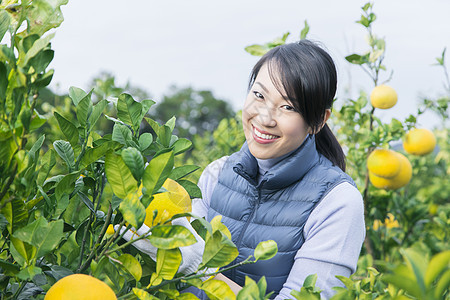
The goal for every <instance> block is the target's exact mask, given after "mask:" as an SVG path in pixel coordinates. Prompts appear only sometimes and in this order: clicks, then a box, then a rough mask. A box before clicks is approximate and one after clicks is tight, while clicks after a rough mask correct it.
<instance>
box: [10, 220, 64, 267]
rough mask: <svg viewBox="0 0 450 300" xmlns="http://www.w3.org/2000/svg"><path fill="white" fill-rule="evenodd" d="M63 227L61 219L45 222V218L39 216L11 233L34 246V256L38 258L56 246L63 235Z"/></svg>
mask: <svg viewBox="0 0 450 300" xmlns="http://www.w3.org/2000/svg"><path fill="white" fill-rule="evenodd" d="M63 227H64V221H63V220H57V221H51V222H50V223H47V220H46V219H45V218H44V217H43V216H41V217H39V218H38V219H37V220H35V221H34V222H32V223H30V224H28V225H27V226H25V227H22V228H19V229H18V230H16V231H15V232H14V234H13V235H14V237H15V238H17V239H19V240H21V241H23V242H26V243H28V244H30V245H32V246H34V247H36V249H37V254H36V257H37V258H40V257H42V256H44V255H45V254H47V253H49V252H50V251H52V250H53V249H55V248H56V246H58V244H59V242H60V240H61V239H62V238H63V236H64V233H63Z"/></svg>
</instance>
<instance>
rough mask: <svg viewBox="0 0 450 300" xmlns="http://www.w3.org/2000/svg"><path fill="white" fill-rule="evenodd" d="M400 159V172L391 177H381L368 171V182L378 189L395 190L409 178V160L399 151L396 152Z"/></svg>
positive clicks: (410, 172) (410, 169)
mask: <svg viewBox="0 0 450 300" xmlns="http://www.w3.org/2000/svg"><path fill="white" fill-rule="evenodd" d="M396 154H397V155H398V157H399V159H400V172H398V174H397V175H395V176H394V177H392V178H383V177H380V176H377V175H375V174H374V173H372V172H370V171H369V179H370V182H371V183H372V184H373V185H374V186H375V187H377V188H379V189H387V190H396V189H399V188H401V187H403V186H405V185H406V184H408V182H409V181H410V180H411V176H412V167H411V163H410V162H409V160H408V159H407V158H406V157H405V156H404V155H403V154H400V153H396Z"/></svg>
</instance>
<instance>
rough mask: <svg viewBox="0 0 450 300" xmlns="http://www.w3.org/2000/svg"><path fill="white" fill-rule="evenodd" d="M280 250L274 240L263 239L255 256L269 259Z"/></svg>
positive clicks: (259, 258)
mask: <svg viewBox="0 0 450 300" xmlns="http://www.w3.org/2000/svg"><path fill="white" fill-rule="evenodd" d="M277 252H278V246H277V243H276V242H275V241H273V240H268V241H263V242H260V243H259V244H258V246H256V249H255V252H254V254H253V256H254V257H255V259H256V260H268V259H271V258H272V257H274V256H275V254H277Z"/></svg>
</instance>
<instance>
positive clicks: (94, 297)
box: [44, 274, 117, 300]
mask: <svg viewBox="0 0 450 300" xmlns="http://www.w3.org/2000/svg"><path fill="white" fill-rule="evenodd" d="M44 299H45V300H62V299H64V300H80V299H83V300H117V297H116V294H115V293H114V292H113V290H112V289H111V288H110V287H109V286H108V285H107V284H106V283H104V282H103V281H101V280H99V279H97V278H95V277H92V276H89V275H85V274H73V275H69V276H66V277H64V278H62V279H60V280H58V281H57V282H56V283H55V284H54V285H53V286H52V287H51V288H50V289H49V290H48V292H47V295H45V298H44Z"/></svg>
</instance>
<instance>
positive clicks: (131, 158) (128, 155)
mask: <svg viewBox="0 0 450 300" xmlns="http://www.w3.org/2000/svg"><path fill="white" fill-rule="evenodd" d="M121 155H122V159H123V161H124V162H125V164H126V165H127V167H128V168H129V169H130V171H131V174H133V177H134V179H136V180H138V181H139V180H141V178H142V175H143V174H144V158H143V157H142V154H141V152H139V150H137V149H136V148H132V147H128V148H125V149H123V150H122V154H121Z"/></svg>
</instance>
